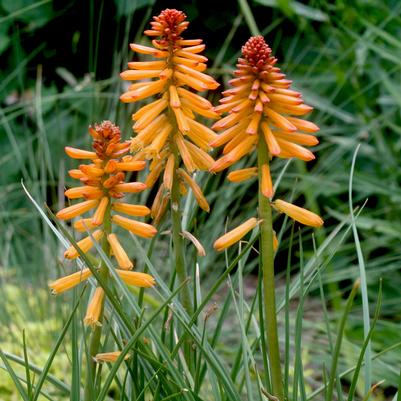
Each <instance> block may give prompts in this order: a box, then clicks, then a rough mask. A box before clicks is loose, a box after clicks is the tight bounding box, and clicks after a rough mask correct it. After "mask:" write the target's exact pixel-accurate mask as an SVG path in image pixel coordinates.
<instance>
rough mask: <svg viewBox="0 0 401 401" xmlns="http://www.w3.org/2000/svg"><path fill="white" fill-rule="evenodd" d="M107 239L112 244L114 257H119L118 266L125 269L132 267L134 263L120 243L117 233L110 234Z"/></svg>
mask: <svg viewBox="0 0 401 401" xmlns="http://www.w3.org/2000/svg"><path fill="white" fill-rule="evenodd" d="M107 241H108V242H109V244H110V246H111V249H112V251H113V255H114V257H115V258H116V259H117V263H118V266H119V267H120V268H121V269H124V270H130V269H132V268H133V267H134V264H133V263H132V262H131V260H130V258H129V257H128V255H127V253H126V252H125V250H124V248H123V247H122V245H121V244H120V241H119V240H118V238H117V236H116V235H115V234H109V235H108V236H107Z"/></svg>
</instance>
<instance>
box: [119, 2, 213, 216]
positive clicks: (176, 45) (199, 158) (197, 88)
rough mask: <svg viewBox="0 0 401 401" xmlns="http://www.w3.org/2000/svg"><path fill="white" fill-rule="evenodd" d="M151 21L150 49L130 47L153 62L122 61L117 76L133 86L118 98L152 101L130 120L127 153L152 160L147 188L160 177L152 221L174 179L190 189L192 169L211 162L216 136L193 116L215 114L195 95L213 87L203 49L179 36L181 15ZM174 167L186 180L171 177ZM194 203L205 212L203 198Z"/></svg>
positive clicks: (168, 12)
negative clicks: (125, 64) (131, 132)
mask: <svg viewBox="0 0 401 401" xmlns="http://www.w3.org/2000/svg"><path fill="white" fill-rule="evenodd" d="M153 19H154V20H153V21H152V22H151V29H148V30H146V31H145V32H144V33H145V35H147V36H149V37H151V38H153V39H152V46H144V45H138V44H135V43H133V44H131V49H132V50H133V51H134V52H136V53H139V54H142V55H145V56H151V57H152V58H153V59H149V60H146V61H134V62H130V63H128V67H129V69H128V70H126V71H124V72H122V73H121V77H122V79H123V80H126V81H136V83H134V84H132V85H130V86H129V87H128V91H127V92H125V93H124V94H123V95H122V96H121V100H122V101H123V102H126V103H132V102H137V101H139V100H142V99H146V98H149V97H153V100H152V101H151V102H150V103H148V104H147V105H145V106H143V107H142V108H141V109H139V110H138V111H137V112H136V113H135V114H133V116H132V118H133V120H134V121H135V124H134V126H133V129H134V132H135V133H136V135H135V136H134V137H133V138H132V143H131V149H132V151H134V152H140V156H138V157H145V158H147V159H151V160H152V163H151V165H150V175H149V177H148V179H147V181H146V184H147V185H148V187H151V186H153V185H154V184H155V183H156V181H157V180H158V178H159V177H160V176H162V179H163V184H164V185H163V189H160V190H159V194H158V196H157V197H156V198H157V199H156V200H157V203H154V205H153V207H152V217H153V218H155V219H156V220H158V219H160V217H161V215H162V214H163V207H164V208H165V207H166V206H167V204H168V202H169V198H170V192H171V190H172V186H173V180H174V179H179V180H180V185H181V186H182V192H185V191H186V189H184V186H188V187H190V188H192V189H193V188H194V187H196V186H197V184H196V183H194V181H193V178H192V177H191V176H190V175H191V174H192V173H193V172H194V171H195V170H208V169H210V168H211V167H212V165H213V163H214V160H213V158H212V157H211V156H209V154H208V153H207V152H208V151H209V150H210V149H211V148H210V143H211V142H213V141H214V140H215V139H216V134H215V133H214V132H213V131H212V130H211V129H210V128H208V127H206V126H205V125H203V124H201V123H200V122H198V121H197V117H198V116H201V117H206V118H214V119H216V118H218V117H219V115H218V113H217V112H216V111H214V109H213V106H212V104H211V103H210V102H209V101H208V100H206V99H205V98H203V97H202V96H200V95H198V94H197V93H195V92H202V91H206V90H213V89H216V88H217V87H218V86H219V84H218V83H217V82H216V81H215V80H214V79H213V78H212V77H210V76H209V75H207V74H205V73H204V71H205V70H206V61H207V58H206V57H205V56H203V55H201V54H200V53H202V51H203V50H204V49H205V45H204V44H202V40H201V39H184V38H183V37H182V33H183V32H184V31H185V30H186V29H187V27H188V25H189V22H188V21H186V15H185V14H184V13H183V12H182V11H178V10H175V9H166V10H164V11H162V12H161V13H160V15H159V16H157V17H154V18H153ZM138 81H139V82H138ZM181 164H183V166H181ZM180 166H181V168H182V169H185V170H186V172H187V173H188V177H189V178H188V177H187V176H185V179H184V178H183V176H182V175H181V176H178V174H176V172H177V169H178V168H179V167H180ZM160 188H162V187H160ZM196 199H197V200H198V201H199V200H201V204H200V206H201V207H202V208H203V209H205V210H207V209H208V208H209V207H208V206H206V205H205V201H206V200H205V199H204V197H203V195H202V197H199V196H198V197H196ZM156 200H155V202H156ZM206 203H207V202H206Z"/></svg>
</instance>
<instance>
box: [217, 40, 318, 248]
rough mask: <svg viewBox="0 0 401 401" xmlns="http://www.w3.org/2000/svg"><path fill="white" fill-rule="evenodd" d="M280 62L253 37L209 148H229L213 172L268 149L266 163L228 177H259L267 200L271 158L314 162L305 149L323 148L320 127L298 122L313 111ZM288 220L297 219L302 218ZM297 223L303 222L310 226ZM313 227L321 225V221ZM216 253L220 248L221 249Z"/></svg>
mask: <svg viewBox="0 0 401 401" xmlns="http://www.w3.org/2000/svg"><path fill="white" fill-rule="evenodd" d="M276 63H277V59H276V58H275V57H274V56H272V51H271V49H270V47H269V46H268V45H267V44H266V42H265V40H264V39H263V37H262V36H254V37H251V38H250V39H249V40H248V41H247V42H246V44H245V45H244V46H243V47H242V58H240V59H238V64H237V70H236V71H234V75H235V78H234V79H232V80H231V81H230V84H231V86H232V88H231V89H228V90H226V91H224V92H223V95H224V97H223V99H221V100H220V103H221V105H220V106H217V107H216V108H215V111H217V112H218V113H228V114H227V115H226V116H225V117H224V118H222V119H221V120H219V121H217V122H216V123H215V124H214V125H213V127H212V128H213V129H215V130H216V131H220V134H219V135H218V137H217V138H216V139H214V140H213V141H212V142H211V143H210V144H211V146H213V147H219V146H223V145H224V148H223V155H222V157H220V159H218V160H217V161H216V162H215V163H214V164H213V166H212V167H211V168H210V171H211V172H219V171H222V170H224V169H226V168H228V167H230V166H232V165H233V164H235V163H236V162H237V161H239V160H240V159H242V158H243V157H245V156H246V155H248V154H249V153H252V152H254V151H255V148H260V147H261V146H262V147H263V148H264V149H266V151H265V152H267V154H266V161H265V162H264V163H262V164H261V165H259V166H258V167H249V168H245V169H241V170H234V171H231V172H230V173H229V174H228V176H227V178H228V179H229V180H230V181H232V182H242V181H244V180H247V179H250V178H253V177H257V176H259V181H260V186H259V187H260V191H261V193H262V194H263V195H264V196H265V197H267V198H272V197H273V195H274V191H273V182H272V178H271V175H270V168H269V163H268V162H269V159H270V158H271V157H273V156H277V157H281V158H291V157H296V158H298V159H301V160H304V161H309V160H313V159H314V158H315V156H314V155H313V153H312V152H311V151H310V150H309V149H307V148H305V147H304V146H314V145H317V144H318V143H319V141H318V140H317V138H316V137H315V136H314V135H311V134H313V133H315V132H317V131H318V130H319V127H318V126H317V125H315V124H313V123H311V122H309V121H306V120H302V119H300V118H298V116H302V115H304V114H307V113H309V112H310V111H311V110H312V107H310V106H307V105H306V104H304V102H303V100H302V97H301V94H300V93H299V92H296V91H294V90H292V89H291V88H290V86H291V83H292V81H289V80H288V79H286V77H285V74H283V73H282V72H281V70H280V68H278V67H277V66H276ZM300 131H302V132H300ZM279 204H280V203H279ZM294 207H295V206H294ZM277 209H279V208H278V207H277ZM303 210H305V209H303ZM306 212H308V211H306ZM309 213H310V212H309ZM288 215H289V216H290V217H293V218H294V216H295V215H296V216H298V214H297V213H295V214H294V213H292V214H291V213H288ZM317 217H318V216H317ZM319 219H320V218H319ZM297 220H298V221H300V222H301V223H304V222H305V221H309V220H307V219H306V220H305V219H302V218H301V219H297ZM320 221H321V219H320ZM321 223H323V222H322V221H321ZM304 224H305V223H304ZM314 224H315V226H318V220H315V221H314ZM320 225H321V224H320ZM218 241H219V240H218ZM218 241H217V244H219V242H218ZM216 248H217V249H220V247H219V246H217V247H216Z"/></svg>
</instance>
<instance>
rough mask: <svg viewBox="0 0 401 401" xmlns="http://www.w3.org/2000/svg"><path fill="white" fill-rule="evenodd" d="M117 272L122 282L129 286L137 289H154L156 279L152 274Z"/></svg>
mask: <svg viewBox="0 0 401 401" xmlns="http://www.w3.org/2000/svg"><path fill="white" fill-rule="evenodd" d="M116 270H117V273H118V275H119V276H120V278H121V280H123V281H124V282H125V283H126V284H128V285H134V286H136V287H153V286H154V285H155V279H154V278H153V277H152V276H151V275H150V274H146V273H139V272H132V271H126V270H119V269H116Z"/></svg>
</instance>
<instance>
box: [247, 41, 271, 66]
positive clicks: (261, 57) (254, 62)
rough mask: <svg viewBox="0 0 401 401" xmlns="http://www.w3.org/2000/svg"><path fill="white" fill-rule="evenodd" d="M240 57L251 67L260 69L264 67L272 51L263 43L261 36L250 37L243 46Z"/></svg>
mask: <svg viewBox="0 0 401 401" xmlns="http://www.w3.org/2000/svg"><path fill="white" fill-rule="evenodd" d="M241 50H242V55H243V56H244V58H245V59H246V61H248V63H249V64H250V65H251V66H252V67H262V66H263V65H265V64H266V63H267V62H268V60H269V57H270V55H271V53H272V50H271V49H270V47H269V46H268V44H267V43H266V42H265V40H264V38H263V36H261V35H258V36H252V37H251V38H250V39H249V40H248V41H247V42H246V43H245V45H244V46H242V49H241Z"/></svg>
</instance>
